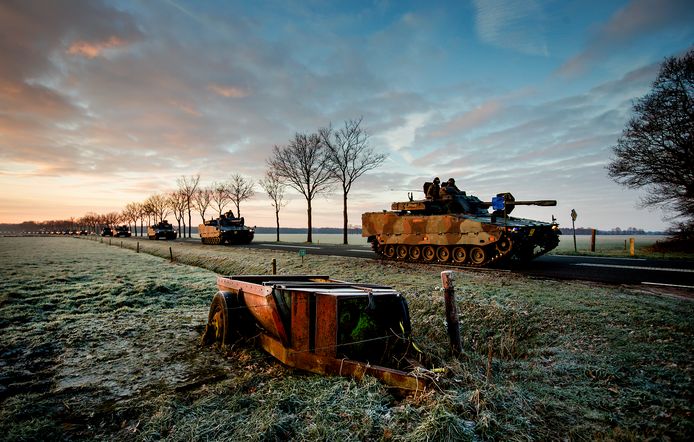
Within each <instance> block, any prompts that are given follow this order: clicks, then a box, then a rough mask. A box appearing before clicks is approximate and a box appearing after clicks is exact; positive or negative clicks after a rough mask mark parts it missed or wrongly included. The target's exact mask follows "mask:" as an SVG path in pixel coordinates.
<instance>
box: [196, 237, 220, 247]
mask: <svg viewBox="0 0 694 442" xmlns="http://www.w3.org/2000/svg"><path fill="white" fill-rule="evenodd" d="M200 240H201V241H202V243H203V244H208V245H213V246H217V245H219V244H221V243H222V238H219V237H217V238H200Z"/></svg>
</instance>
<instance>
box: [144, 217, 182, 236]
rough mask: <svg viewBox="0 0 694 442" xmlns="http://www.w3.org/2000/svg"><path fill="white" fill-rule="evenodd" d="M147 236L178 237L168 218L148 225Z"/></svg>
mask: <svg viewBox="0 0 694 442" xmlns="http://www.w3.org/2000/svg"><path fill="white" fill-rule="evenodd" d="M147 236H148V237H149V239H176V231H175V230H174V228H173V226H172V225H171V224H170V223H169V222H168V221H167V220H163V221H161V222H159V223H157V224H155V225H153V226H149V227H147Z"/></svg>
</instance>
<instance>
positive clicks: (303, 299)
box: [291, 291, 311, 351]
mask: <svg viewBox="0 0 694 442" xmlns="http://www.w3.org/2000/svg"><path fill="white" fill-rule="evenodd" d="M291 298H292V304H291V337H292V339H291V341H292V349H293V350H296V351H309V348H310V347H309V345H310V337H309V335H310V333H309V328H310V327H309V321H310V320H311V316H310V305H309V298H310V295H309V294H308V293H306V292H300V291H292V292H291Z"/></svg>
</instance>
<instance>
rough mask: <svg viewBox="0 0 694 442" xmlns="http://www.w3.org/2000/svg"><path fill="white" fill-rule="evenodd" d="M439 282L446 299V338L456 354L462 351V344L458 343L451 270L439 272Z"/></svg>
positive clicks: (457, 325)
mask: <svg viewBox="0 0 694 442" xmlns="http://www.w3.org/2000/svg"><path fill="white" fill-rule="evenodd" d="M441 283H442V284H443V297H444V300H445V301H446V324H447V326H448V339H449V340H450V343H451V351H452V352H453V354H454V355H456V356H458V355H460V354H461V353H462V352H463V346H462V344H461V343H460V322H459V320H458V307H457V306H456V304H455V289H454V287H453V272H452V271H451V270H446V271H443V272H441Z"/></svg>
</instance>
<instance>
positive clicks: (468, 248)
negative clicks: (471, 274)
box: [362, 182, 561, 267]
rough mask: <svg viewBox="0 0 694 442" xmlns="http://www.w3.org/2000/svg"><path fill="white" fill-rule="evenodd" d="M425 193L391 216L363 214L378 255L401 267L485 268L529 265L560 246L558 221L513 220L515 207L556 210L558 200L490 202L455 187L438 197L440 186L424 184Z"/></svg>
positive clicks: (503, 197)
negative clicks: (514, 263) (403, 264)
mask: <svg viewBox="0 0 694 442" xmlns="http://www.w3.org/2000/svg"><path fill="white" fill-rule="evenodd" d="M432 186H433V187H432ZM423 190H424V194H425V195H427V196H426V197H425V199H423V200H414V199H413V198H412V194H410V195H409V201H404V202H395V203H393V204H392V206H391V211H385V210H384V211H382V212H368V213H364V214H362V236H364V237H367V238H368V242H369V243H371V246H372V248H373V250H374V251H375V252H376V254H378V255H379V256H381V257H383V258H385V259H392V260H398V261H410V262H424V263H445V264H448V265H461V266H473V267H484V266H488V265H490V264H492V263H495V262H500V261H508V260H515V261H521V262H525V261H529V260H531V259H533V258H535V257H537V256H540V255H542V254H544V253H547V252H549V251H550V250H552V249H554V248H555V247H557V245H558V244H559V235H560V234H561V232H560V231H559V226H558V224H557V223H556V222H555V220H554V217H552V222H549V223H547V222H542V221H534V220H531V219H524V218H514V217H511V216H509V215H510V214H511V212H512V211H513V209H514V207H515V206H520V205H537V206H556V204H557V202H556V201H555V200H539V201H516V200H515V198H514V197H513V195H511V194H510V193H500V194H498V195H497V196H496V197H495V198H493V201H491V202H485V201H481V200H480V199H479V198H477V197H476V196H472V195H467V194H466V192H461V191H459V190H458V189H457V188H455V187H454V188H453V189H451V188H448V190H446V189H444V188H443V187H442V188H440V191H439V188H438V182H435V183H431V182H427V183H425V184H424V189H423ZM432 190H435V191H434V192H432ZM490 207H492V208H493V209H494V210H493V212H491V213H490V212H489V210H488V209H489V208H490Z"/></svg>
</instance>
